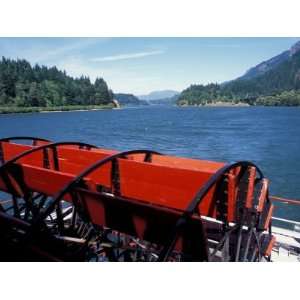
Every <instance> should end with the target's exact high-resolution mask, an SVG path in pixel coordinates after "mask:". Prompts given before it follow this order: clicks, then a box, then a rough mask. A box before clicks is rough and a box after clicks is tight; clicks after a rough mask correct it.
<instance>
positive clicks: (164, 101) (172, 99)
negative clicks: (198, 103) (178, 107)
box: [148, 94, 180, 105]
mask: <svg viewBox="0 0 300 300" xmlns="http://www.w3.org/2000/svg"><path fill="white" fill-rule="evenodd" d="M179 95H180V94H175V95H174V96H173V97H169V98H163V99H155V100H148V102H149V103H150V104H152V105H174V104H176V101H177V100H178V98H179Z"/></svg>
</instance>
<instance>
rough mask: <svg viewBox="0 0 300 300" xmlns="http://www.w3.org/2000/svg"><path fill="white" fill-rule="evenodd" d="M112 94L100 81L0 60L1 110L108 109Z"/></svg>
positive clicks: (100, 79) (46, 68)
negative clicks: (6, 108) (10, 108)
mask: <svg viewBox="0 0 300 300" xmlns="http://www.w3.org/2000/svg"><path fill="white" fill-rule="evenodd" d="M112 98H113V93H112V91H111V90H109V89H108V86H107V84H106V82H105V81H104V80H103V79H102V78H97V79H96V80H95V82H94V83H92V82H91V81H90V79H89V78H88V77H84V76H82V77H80V78H73V77H71V76H68V75H67V74H66V72H64V71H59V70H58V69H57V68H56V67H51V68H48V67H46V66H39V65H35V66H31V65H30V63H29V62H28V61H26V60H24V59H22V60H20V59H18V60H11V59H7V58H4V57H2V59H1V60H0V106H1V107H54V106H55V107H57V106H73V105H77V106H78V105H107V104H110V103H112Z"/></svg>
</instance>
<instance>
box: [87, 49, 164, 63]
mask: <svg viewBox="0 0 300 300" xmlns="http://www.w3.org/2000/svg"><path fill="white" fill-rule="evenodd" d="M163 53H165V51H163V50H156V51H147V52H135V53H126V54H125V53H124V54H117V55H111V56H103V57H95V58H92V59H91V61H93V62H103V61H116V60H125V59H133V58H141V57H146V56H152V55H159V54H163Z"/></svg>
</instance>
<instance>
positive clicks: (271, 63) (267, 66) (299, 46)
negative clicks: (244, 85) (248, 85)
mask: <svg viewBox="0 0 300 300" xmlns="http://www.w3.org/2000/svg"><path fill="white" fill-rule="evenodd" d="M299 50H300V41H298V42H297V43H296V44H294V45H293V46H292V47H291V48H290V49H289V50H286V51H284V52H282V53H280V54H279V55H276V56H274V57H272V58H270V59H268V60H266V61H263V62H261V63H260V64H258V65H257V66H255V67H253V68H251V69H249V70H248V71H247V72H246V73H245V74H244V75H243V76H241V77H239V78H237V79H252V78H254V77H257V76H260V75H263V74H265V73H266V72H268V71H270V70H273V69H274V68H276V67H277V66H278V65H280V64H281V63H283V62H285V61H287V60H288V59H289V58H290V57H291V56H293V55H294V54H296V53H297V52H298V51H299Z"/></svg>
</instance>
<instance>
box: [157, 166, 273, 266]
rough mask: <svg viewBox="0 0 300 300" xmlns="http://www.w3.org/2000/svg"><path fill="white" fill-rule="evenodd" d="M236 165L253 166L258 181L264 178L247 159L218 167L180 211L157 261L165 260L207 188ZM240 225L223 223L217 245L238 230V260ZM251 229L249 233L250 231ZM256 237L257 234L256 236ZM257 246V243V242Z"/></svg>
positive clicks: (220, 244)
mask: <svg viewBox="0 0 300 300" xmlns="http://www.w3.org/2000/svg"><path fill="white" fill-rule="evenodd" d="M237 167H241V168H242V169H244V170H245V169H246V168H248V167H255V168H256V170H257V171H258V174H259V176H260V177H259V178H258V181H261V180H262V179H263V178H264V175H263V173H262V171H261V170H260V169H259V168H258V167H257V166H256V165H255V164H254V163H252V162H249V161H240V162H235V163H232V164H227V165H225V166H224V167H222V168H220V169H219V170H218V171H217V172H216V173H215V174H214V175H212V176H211V177H210V179H209V180H208V181H207V182H206V184H205V185H204V186H203V187H202V188H201V189H200V190H199V191H198V192H197V193H196V195H195V196H194V198H193V200H192V201H191V202H190V204H189V205H188V207H187V209H186V210H185V211H184V212H183V213H182V215H181V217H180V218H179V219H178V221H177V223H176V225H175V227H174V229H173V231H172V233H171V234H170V237H169V239H168V240H167V241H166V243H165V245H164V248H163V250H162V251H161V253H160V255H159V259H158V260H159V261H166V260H167V258H168V256H169V255H170V253H171V252H172V250H173V248H174V246H175V243H176V241H177V238H178V234H179V232H181V231H182V230H183V228H184V227H185V226H186V224H187V223H188V221H189V220H190V219H191V217H192V216H193V214H195V213H196V211H197V210H198V207H199V205H200V203H201V201H202V200H203V198H204V197H205V196H206V195H207V193H208V192H209V190H210V189H211V188H212V187H213V186H214V185H215V184H216V183H217V182H218V181H219V180H220V179H221V178H222V177H223V176H224V175H225V174H227V173H228V172H229V171H231V170H233V169H235V168H237ZM241 171H242V170H241ZM267 202H270V199H269V198H267ZM242 226H243V220H242V222H241V223H240V224H236V226H234V227H233V228H232V227H231V228H230V227H229V226H228V224H225V226H224V238H223V239H222V240H221V241H220V243H219V245H218V247H222V246H223V244H224V243H225V242H226V241H227V240H228V239H229V237H230V234H231V233H232V232H233V231H234V230H239V233H238V246H237V251H236V252H237V255H236V259H235V260H236V261H238V260H239V253H238V252H239V249H240V241H241V238H242V233H243V232H242ZM252 230H253V229H251V233H252ZM256 237H257V236H256ZM257 244H258V246H259V243H257ZM215 252H216V251H214V252H213V254H215Z"/></svg>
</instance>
